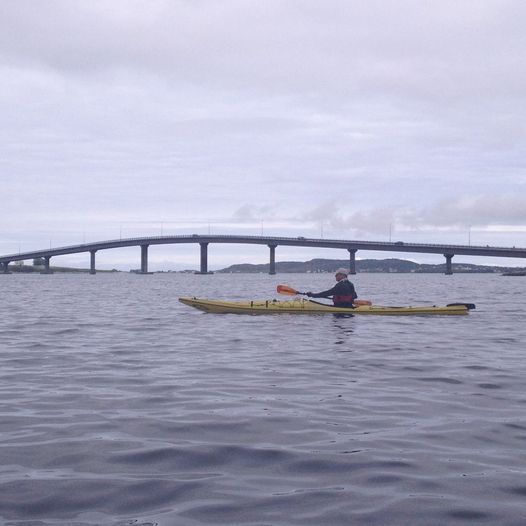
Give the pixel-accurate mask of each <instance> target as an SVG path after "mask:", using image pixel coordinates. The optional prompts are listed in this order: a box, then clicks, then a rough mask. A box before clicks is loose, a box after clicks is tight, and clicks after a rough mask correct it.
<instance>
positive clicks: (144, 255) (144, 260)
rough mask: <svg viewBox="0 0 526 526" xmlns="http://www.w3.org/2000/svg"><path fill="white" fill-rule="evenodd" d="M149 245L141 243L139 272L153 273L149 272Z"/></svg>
mask: <svg viewBox="0 0 526 526" xmlns="http://www.w3.org/2000/svg"><path fill="white" fill-rule="evenodd" d="M148 247H149V245H141V272H140V273H139V274H152V273H151V272H148Z"/></svg>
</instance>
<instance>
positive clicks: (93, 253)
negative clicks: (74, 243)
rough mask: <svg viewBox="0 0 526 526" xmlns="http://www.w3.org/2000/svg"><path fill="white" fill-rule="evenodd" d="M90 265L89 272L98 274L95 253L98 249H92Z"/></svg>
mask: <svg viewBox="0 0 526 526" xmlns="http://www.w3.org/2000/svg"><path fill="white" fill-rule="evenodd" d="M89 253H90V265H89V273H90V274H96V273H97V271H96V270H95V254H96V253H97V251H96V250H90V251H89Z"/></svg>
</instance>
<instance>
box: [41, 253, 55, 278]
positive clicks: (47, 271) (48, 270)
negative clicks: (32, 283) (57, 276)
mask: <svg viewBox="0 0 526 526" xmlns="http://www.w3.org/2000/svg"><path fill="white" fill-rule="evenodd" d="M50 259H51V256H45V257H44V270H43V271H42V272H41V273H40V274H53V271H52V270H51V267H50V265H49V260H50Z"/></svg>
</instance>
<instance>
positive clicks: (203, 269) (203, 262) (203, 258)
mask: <svg viewBox="0 0 526 526" xmlns="http://www.w3.org/2000/svg"><path fill="white" fill-rule="evenodd" d="M199 246H200V247H201V251H200V265H199V271H198V272H196V274H212V272H208V243H199Z"/></svg>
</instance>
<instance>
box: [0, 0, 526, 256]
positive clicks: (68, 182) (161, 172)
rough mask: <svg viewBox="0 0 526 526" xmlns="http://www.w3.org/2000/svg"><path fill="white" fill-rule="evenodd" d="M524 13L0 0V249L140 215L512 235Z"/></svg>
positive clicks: (341, 229) (517, 235)
mask: <svg viewBox="0 0 526 526" xmlns="http://www.w3.org/2000/svg"><path fill="white" fill-rule="evenodd" d="M525 22H526V5H525V4H524V3H523V2H520V1H518V0H516V1H513V0H510V1H504V2H503V1H501V0H499V1H497V0H488V1H486V2H483V3H481V2H478V1H475V0H473V1H470V0H466V1H463V2H461V3H459V2H453V1H445V2H439V3H438V2H435V3H422V2H418V1H416V0H414V1H410V0H402V1H396V2H395V1H389V0H388V1H379V0H376V1H371V2H366V3H364V2H358V1H339V0H330V1H329V2H325V3H323V4H321V3H319V2H317V1H314V0H312V1H311V0H302V1H301V2H300V1H292V2H278V1H277V0H270V1H268V2H256V1H253V0H227V1H224V2H213V1H207V0H198V1H194V2H188V1H161V0H153V1H150V2H142V1H141V2H139V1H119V0H116V1H114V2H111V3H108V2H102V1H93V2H81V1H76V0H68V1H66V0H55V1H50V2H45V3H44V2H32V1H29V0H19V1H17V2H3V3H2V5H1V6H0V80H1V84H0V85H1V86H2V88H1V89H0V114H1V115H2V119H3V126H2V127H1V128H0V153H1V155H0V178H1V183H2V185H1V188H0V195H1V197H2V203H3V212H4V213H3V218H4V220H3V224H2V226H1V227H0V230H1V232H2V240H3V241H2V245H0V252H1V253H7V252H10V251H13V250H15V249H16V248H17V246H18V245H20V244H22V246H23V247H27V248H38V247H39V246H40V245H44V246H45V245H46V244H47V243H48V238H49V237H50V236H52V237H54V238H55V239H56V240H57V242H61V243H62V244H67V243H68V242H69V241H70V240H73V239H74V238H77V239H78V237H79V236H80V235H82V236H86V235H87V236H88V237H90V238H92V239H93V238H97V237H100V238H106V237H115V232H116V231H119V230H120V231H121V232H122V230H123V229H124V231H125V232H126V233H129V234H130V235H135V234H141V233H147V232H148V231H150V230H151V229H152V228H155V230H158V229H159V226H155V227H152V225H160V224H161V223H164V227H162V228H164V229H165V230H170V229H171V231H173V232H181V233H185V232H188V231H192V230H196V229H199V228H201V229H207V228H214V229H216V231H217V230H219V229H222V230H224V231H228V232H232V231H236V229H242V228H245V229H246V228H252V229H253V230H254V232H255V233H257V232H258V231H261V230H265V231H266V232H267V233H270V232H273V233H276V234H285V235H289V234H290V235H298V234H302V235H304V234H307V235H319V234H322V233H323V235H326V236H327V237H329V236H330V237H361V238H374V237H375V236H383V237H385V233H386V232H388V231H391V232H392V231H393V230H394V231H396V232H397V234H401V233H402V232H404V233H405V234H404V235H405V236H407V237H408V238H411V236H413V235H414V236H421V235H423V234H422V233H425V235H427V236H429V238H430V241H433V240H435V239H434V238H440V241H442V240H444V239H445V237H447V232H450V234H451V238H450V239H451V241H452V242H453V241H455V239H456V237H455V236H456V235H457V234H458V233H459V232H465V230H466V229H468V228H472V229H474V230H475V229H478V230H479V231H480V232H483V231H485V232H490V231H493V232H495V236H496V235H497V234H496V232H497V231H499V232H500V233H499V236H500V237H499V238H496V237H495V238H491V241H496V242H498V244H501V245H503V244H509V245H517V246H520V245H525V246H526V238H525V237H523V236H524V234H521V232H522V230H523V227H524V226H525V225H526V207H525V206H524V204H523V203H524V202H526V200H525V197H526V194H525V189H526V166H525V139H526V129H525V126H526V125H525V122H526V115H525V113H526V110H525V109H524V108H526V104H525V102H526V101H525V100H524V99H525V94H526V69H525V68H524V67H523V66H522V62H523V57H524V54H525V51H526V42H525V39H524V30H523V27H524V23H525ZM210 225H212V226H211V227H210ZM86 232H87V234H86ZM455 232H456V233H457V234H455ZM462 235H463V234H462ZM415 239H416V237H415ZM408 240H410V239H408ZM418 240H422V239H421V237H418ZM72 242H73V241H72Z"/></svg>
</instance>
